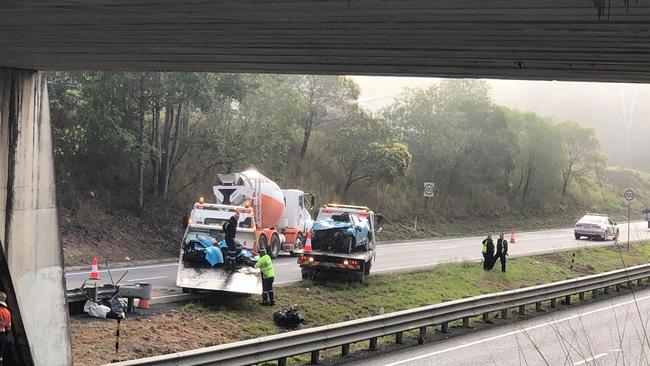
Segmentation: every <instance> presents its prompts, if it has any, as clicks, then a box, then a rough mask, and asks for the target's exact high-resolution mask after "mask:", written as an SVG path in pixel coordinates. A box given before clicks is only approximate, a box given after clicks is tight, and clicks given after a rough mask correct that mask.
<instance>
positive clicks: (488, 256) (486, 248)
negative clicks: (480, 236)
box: [482, 233, 494, 271]
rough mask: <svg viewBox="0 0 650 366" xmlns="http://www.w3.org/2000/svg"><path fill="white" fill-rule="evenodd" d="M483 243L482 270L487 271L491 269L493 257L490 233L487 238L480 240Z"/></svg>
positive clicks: (492, 242)
mask: <svg viewBox="0 0 650 366" xmlns="http://www.w3.org/2000/svg"><path fill="white" fill-rule="evenodd" d="M482 244H483V270H484V271H489V270H491V269H492V265H493V263H492V260H493V258H494V241H493V240H492V233H488V235H487V238H485V239H484V240H483V242H482Z"/></svg>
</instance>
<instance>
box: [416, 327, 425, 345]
mask: <svg viewBox="0 0 650 366" xmlns="http://www.w3.org/2000/svg"><path fill="white" fill-rule="evenodd" d="M426 336H427V327H420V336H419V337H418V344H424V338H425V337H426Z"/></svg>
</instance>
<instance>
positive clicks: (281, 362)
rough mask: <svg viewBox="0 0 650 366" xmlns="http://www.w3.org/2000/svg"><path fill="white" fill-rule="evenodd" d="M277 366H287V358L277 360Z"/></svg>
mask: <svg viewBox="0 0 650 366" xmlns="http://www.w3.org/2000/svg"><path fill="white" fill-rule="evenodd" d="M278 366H287V358H286V357H280V358H278Z"/></svg>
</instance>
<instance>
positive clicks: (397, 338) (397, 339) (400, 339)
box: [395, 332, 404, 344]
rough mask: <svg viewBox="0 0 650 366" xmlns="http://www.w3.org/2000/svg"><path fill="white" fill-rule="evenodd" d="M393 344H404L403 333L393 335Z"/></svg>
mask: <svg viewBox="0 0 650 366" xmlns="http://www.w3.org/2000/svg"><path fill="white" fill-rule="evenodd" d="M395 343H397V344H402V343H404V332H397V333H396V334H395Z"/></svg>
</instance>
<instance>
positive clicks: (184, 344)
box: [71, 243, 650, 365]
mask: <svg viewBox="0 0 650 366" xmlns="http://www.w3.org/2000/svg"><path fill="white" fill-rule="evenodd" d="M573 253H575V264H574V266H573V269H571V268H570V266H571V259H572V254H573ZM425 255H429V253H425ZM648 260H650V243H638V244H633V245H632V248H631V250H630V251H629V252H627V251H625V250H624V249H623V251H622V255H621V254H619V252H618V250H616V249H615V248H588V249H581V250H577V251H575V252H573V251H572V252H564V253H557V254H548V255H542V256H534V257H522V258H516V259H512V260H509V262H508V273H506V274H503V273H501V272H498V271H496V270H495V271H492V272H488V273H486V272H484V271H483V270H482V267H481V265H480V264H478V263H452V264H443V265H439V266H438V267H436V268H435V269H432V270H429V271H422V272H413V273H399V274H390V275H380V276H373V277H371V278H369V279H368V281H367V282H366V283H365V284H357V283H331V282H325V283H322V282H319V283H314V282H311V281H303V282H302V283H301V284H299V285H296V286H291V287H282V288H277V289H276V293H277V297H278V299H279V300H278V305H279V306H276V307H275V308H273V309H272V308H267V307H261V306H259V305H258V304H257V302H258V301H259V299H258V298H257V297H229V298H223V297H222V298H221V299H219V300H213V301H207V300H206V301H202V302H198V303H192V304H187V305H185V306H183V307H182V308H180V309H167V310H164V311H162V312H161V313H159V314H155V315H152V316H132V317H129V318H128V319H127V320H126V321H125V322H123V323H122V329H123V332H122V346H121V348H120V353H119V355H115V354H114V338H113V336H112V335H113V334H114V332H115V322H113V321H104V320H93V319H88V318H84V317H75V318H73V319H72V321H71V324H72V339H73V349H74V357H75V364H76V365H93V364H102V363H105V362H110V361H111V360H113V359H120V360H125V359H132V358H139V357H146V356H153V355H158V354H164V353H170V352H178V351H183V350H189V349H194V348H200V347H206V346H211V345H215V344H221V343H227V342H233V341H238V340H243V339H249V338H254V337H259V336H264V335H270V334H275V333H279V332H280V331H281V330H280V329H278V328H277V327H276V326H275V325H274V324H273V321H272V313H273V311H277V310H279V309H280V308H281V307H282V306H284V305H289V304H297V305H298V306H299V307H300V309H301V311H302V313H303V315H304V316H305V319H306V322H305V324H304V327H315V326H319V325H325V324H331V323H336V322H341V321H345V320H349V319H354V318H362V317H367V316H370V315H374V314H377V313H378V311H379V309H380V308H383V309H384V311H385V312H392V311H396V310H401V309H408V308H414V307H418V306H422V305H423V304H434V303H439V302H442V301H445V300H453V299H459V298H463V297H467V296H475V295H480V294H484V293H490V292H497V291H502V290H505V289H515V288H519V287H525V286H531V285H536V284H540V283H546V282H553V281H559V280H564V279H566V278H572V277H578V276H581V275H586V274H592V273H598V272H603V271H608V270H613V269H618V268H622V267H623V263H625V265H626V266H632V265H636V264H640V263H646V262H647V261H648Z"/></svg>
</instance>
